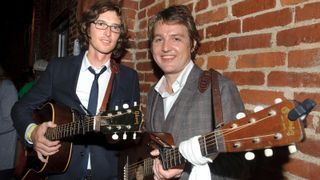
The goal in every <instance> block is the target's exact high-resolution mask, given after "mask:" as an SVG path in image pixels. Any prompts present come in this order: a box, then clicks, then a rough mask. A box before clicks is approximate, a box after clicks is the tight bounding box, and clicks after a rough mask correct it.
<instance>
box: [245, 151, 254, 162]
mask: <svg viewBox="0 0 320 180" xmlns="http://www.w3.org/2000/svg"><path fill="white" fill-rule="evenodd" d="M244 157H245V158H246V160H248V161H251V160H253V159H254V158H255V155H254V153H253V152H246V154H245V155H244Z"/></svg>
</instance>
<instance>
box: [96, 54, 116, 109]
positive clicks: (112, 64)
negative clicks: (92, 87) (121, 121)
mask: <svg viewBox="0 0 320 180" xmlns="http://www.w3.org/2000/svg"><path fill="white" fill-rule="evenodd" d="M110 67H111V77H110V80H109V83H108V87H107V89H106V93H105V94H104V97H103V101H102V104H101V107H100V110H99V111H100V113H102V112H104V111H105V110H106V108H107V103H108V101H109V97H110V93H111V90H112V85H113V81H114V77H115V75H116V74H117V73H118V72H119V65H118V64H117V63H116V62H115V61H114V60H113V59H111V61H110Z"/></svg>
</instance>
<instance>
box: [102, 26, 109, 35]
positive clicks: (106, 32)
mask: <svg viewBox="0 0 320 180" xmlns="http://www.w3.org/2000/svg"><path fill="white" fill-rule="evenodd" d="M103 34H105V35H106V36H110V34H111V27H110V26H108V27H107V28H106V29H105V30H103Z"/></svg>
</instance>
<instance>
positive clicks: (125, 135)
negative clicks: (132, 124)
mask: <svg viewBox="0 0 320 180" xmlns="http://www.w3.org/2000/svg"><path fill="white" fill-rule="evenodd" d="M122 139H123V140H126V139H127V133H126V132H124V133H123V135H122Z"/></svg>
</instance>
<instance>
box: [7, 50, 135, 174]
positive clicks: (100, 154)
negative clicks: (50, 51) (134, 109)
mask: <svg viewBox="0 0 320 180" xmlns="http://www.w3.org/2000/svg"><path fill="white" fill-rule="evenodd" d="M83 55H84V54H83V53H82V54H81V55H79V56H71V57H66V58H61V59H53V60H51V61H50V62H49V65H48V67H47V69H46V71H45V72H44V73H43V74H42V75H41V77H40V79H39V80H38V82H37V83H36V84H35V85H34V87H32V89H31V90H30V91H29V92H28V93H27V94H26V95H25V96H24V97H23V98H22V99H21V100H19V101H18V102H17V103H16V104H15V105H14V107H13V109H12V114H11V115H12V118H13V121H14V126H15V128H16V129H17V131H18V133H19V135H20V137H24V134H25V130H26V128H27V126H28V125H29V124H30V123H34V120H33V119H32V112H33V110H34V109H36V108H37V107H38V106H39V105H41V104H43V103H45V102H47V101H49V100H54V101H56V102H59V103H62V104H64V105H66V106H68V107H70V108H72V109H74V110H77V111H79V112H82V113H85V110H84V109H83V107H82V105H81V102H80V100H79V98H78V97H77V95H76V87H77V81H78V77H79V72H80V68H81V63H82V59H83ZM90 86H91V85H90ZM134 102H137V103H138V104H139V102H140V91H139V79H138V74H137V72H136V71H135V70H133V69H130V68H128V67H125V66H123V65H119V72H118V73H117V74H116V76H115V79H114V82H113V87H112V91H111V95H110V98H109V103H108V110H113V109H114V107H115V106H116V105H117V106H119V107H122V105H123V104H124V103H127V104H129V105H130V107H131V106H133V105H134ZM79 139H80V140H77V141H76V142H74V143H73V148H72V157H71V161H70V164H69V167H68V169H67V171H66V172H65V173H64V174H60V175H53V176H50V177H49V179H83V177H84V175H85V173H86V166H87V158H88V149H90V153H91V166H92V174H93V179H116V178H117V157H116V154H117V150H116V148H114V146H115V145H112V144H111V145H110V144H108V143H106V141H104V140H103V137H102V136H101V135H100V136H99V135H92V136H89V137H81V138H79Z"/></svg>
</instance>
